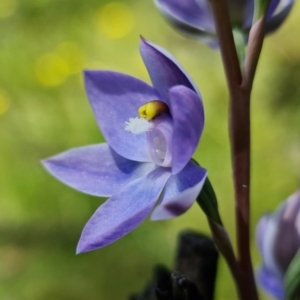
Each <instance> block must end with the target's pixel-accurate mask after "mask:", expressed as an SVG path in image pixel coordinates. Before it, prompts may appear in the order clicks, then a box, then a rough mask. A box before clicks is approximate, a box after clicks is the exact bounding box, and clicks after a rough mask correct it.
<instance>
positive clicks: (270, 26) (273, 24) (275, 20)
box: [265, 0, 294, 33]
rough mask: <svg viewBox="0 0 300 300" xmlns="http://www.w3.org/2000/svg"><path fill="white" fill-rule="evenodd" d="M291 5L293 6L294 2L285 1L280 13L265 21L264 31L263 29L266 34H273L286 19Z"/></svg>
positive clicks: (290, 0)
mask: <svg viewBox="0 0 300 300" xmlns="http://www.w3.org/2000/svg"><path fill="white" fill-rule="evenodd" d="M293 5H294V0H287V1H285V3H284V5H283V7H282V8H281V10H280V12H278V13H277V14H275V15H273V16H271V17H270V18H269V19H267V22H266V29H265V30H266V32H267V33H271V32H273V31H274V30H276V29H277V28H278V27H279V26H280V25H281V24H282V23H283V21H284V20H285V19H286V17H287V16H288V15H289V13H290V12H291V9H292V7H293Z"/></svg>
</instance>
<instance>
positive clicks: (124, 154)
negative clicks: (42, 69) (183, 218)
mask: <svg viewBox="0 0 300 300" xmlns="http://www.w3.org/2000/svg"><path fill="white" fill-rule="evenodd" d="M140 51H141V55H142V58H143V60H144V63H145V65H146V67H147V69H148V72H149V75H150V78H151V81H152V84H153V87H151V86H149V85H148V84H147V83H145V82H142V81H140V80H139V79H136V78H134V77H131V76H129V75H125V74H121V73H117V72H112V71H86V72H85V86H86V91H87V94H88V98H89V101H90V104H91V106H92V109H93V112H94V114H95V117H96V121H97V123H98V125H99V127H100V129H101V131H102V133H103V135H104V137H105V139H106V141H107V144H106V143H104V144H98V145H90V146H85V147H80V148H75V149H71V150H69V151H66V152H63V153H61V154H58V155H56V156H54V157H51V158H49V159H47V160H45V161H43V164H44V166H45V167H46V169H47V170H48V171H49V172H50V173H51V174H52V175H54V176H55V177H56V178H58V179H59V180H61V181H62V182H63V183H65V184H67V185H69V186H71V187H73V188H75V189H77V190H79V191H81V192H84V193H87V194H90V195H95V196H103V197H110V198H109V199H108V200H107V201H106V202H105V203H104V204H102V205H101V206H100V207H99V208H98V209H97V210H96V212H95V213H94V215H93V216H92V217H91V218H90V220H89V221H88V222H87V224H86V226H85V228H84V230H83V232H82V235H81V238H80V241H79V243H78V247H77V253H81V252H86V251H91V250H94V249H97V248H100V247H104V246H106V245H108V244H110V243H112V242H114V241H116V240H117V239H119V238H121V237H122V236H124V235H125V234H127V233H128V232H130V231H131V230H133V229H134V228H135V227H136V226H138V225H139V224H140V223H141V222H142V221H143V220H144V219H145V218H146V217H147V215H148V214H150V212H151V211H152V210H153V208H154V206H155V204H156V203H157V202H158V204H157V206H156V207H155V208H154V210H153V211H152V215H151V218H152V219H153V220H160V219H168V218H172V217H176V216H179V215H181V214H182V213H184V212H185V211H186V210H187V209H188V208H189V207H190V206H191V205H192V204H193V202H194V201H195V198H196V197H197V196H198V194H199V193H200V190H201V188H202V185H203V183H204V181H205V179H206V173H207V172H206V170H205V169H203V168H201V167H199V166H198V165H196V164H195V163H194V162H193V161H192V160H191V157H192V155H193V153H194V151H195V150H196V147H197V145H198V142H199V139H200V136H201V133H202V130H203V126H204V111H203V104H202V99H201V95H200V93H199V91H198V89H197V88H196V86H195V84H194V83H193V81H192V80H191V78H190V77H189V76H188V75H187V74H186V72H185V71H184V70H183V69H182V67H181V66H180V65H179V64H178V63H177V61H176V60H175V59H174V58H173V57H172V56H171V55H170V54H169V53H167V52H166V51H165V50H163V49H162V48H160V47H158V46H156V45H154V44H152V43H149V42H147V41H145V40H143V39H142V40H141V45H140ZM141 116H142V117H141ZM143 116H144V117H145V116H146V118H144V117H143Z"/></svg>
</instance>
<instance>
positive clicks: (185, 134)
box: [170, 86, 204, 174]
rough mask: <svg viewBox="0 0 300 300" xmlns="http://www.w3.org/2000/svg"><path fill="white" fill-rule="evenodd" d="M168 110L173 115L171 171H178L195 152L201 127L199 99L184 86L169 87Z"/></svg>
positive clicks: (201, 116) (200, 102)
mask: <svg viewBox="0 0 300 300" xmlns="http://www.w3.org/2000/svg"><path fill="white" fill-rule="evenodd" d="M170 102H171V103H170V111H171V115H172V117H173V141H172V173H173V174H176V173H178V172H180V171H181V170H182V169H183V168H184V167H185V165H186V164H187V163H188V161H189V160H190V159H191V157H192V155H193V153H194V152H195V150H196V148H197V145H198V142H199V139H200V136H201V133H202V130H203V127H204V110H203V105H202V101H201V99H199V97H198V95H197V94H196V93H194V92H193V91H192V90H190V89H188V88H186V87H185V86H175V87H173V88H171V89H170Z"/></svg>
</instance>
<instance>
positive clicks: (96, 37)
mask: <svg viewBox="0 0 300 300" xmlns="http://www.w3.org/2000/svg"><path fill="white" fill-rule="evenodd" d="M299 19H300V7H299V5H298V3H296V5H295V8H294V11H293V12H292V14H291V16H290V17H289V18H288V20H287V21H286V23H285V24H284V25H283V26H282V28H281V29H280V30H279V31H278V32H277V33H276V34H274V35H272V36H271V37H268V38H267V40H266V43H265V48H264V51H263V54H262V57H261V60H260V65H259V68H258V76H257V78H256V80H255V87H254V91H253V104H252V113H253V121H252V128H253V138H252V143H253V154H252V159H253V161H252V170H253V173H252V174H253V175H252V182H253V184H252V201H253V204H252V212H253V213H252V221H253V224H252V230H253V244H252V245H253V249H252V250H253V255H254V261H255V264H256V265H257V264H258V262H259V257H258V253H257V250H256V247H255V243H254V229H255V222H256V221H257V220H258V218H259V217H260V215H261V214H263V213H264V212H265V211H266V210H272V209H274V207H275V206H277V205H278V204H279V203H280V202H281V201H282V200H283V199H285V198H286V197H287V196H288V195H289V194H291V193H293V192H294V190H295V189H296V188H297V187H298V186H299V177H298V174H299V172H300V152H299V150H300V134H299V133H300V128H299V121H300V85H299V81H300V77H299V75H300V43H299V41H298V38H297V32H298V31H299V26H300V23H299V21H298V20H299ZM139 34H142V35H143V36H145V37H146V38H147V39H149V40H151V41H152V42H154V43H157V44H160V45H161V46H163V47H164V48H166V49H167V50H168V51H170V52H171V53H173V54H174V55H175V56H176V57H177V59H178V60H179V61H180V62H181V64H182V65H183V66H184V67H185V68H186V69H187V71H188V72H189V73H190V74H191V75H192V77H193V78H194V79H195V81H196V82H197V84H198V85H199V87H200V89H201V92H202V95H203V99H204V103H205V108H206V128H205V132H204V135H203V138H202V140H201V143H200V146H199V149H198V151H197V153H196V154H195V158H196V160H198V161H199V162H200V163H201V164H202V165H203V166H205V167H206V168H207V169H208V170H209V176H210V179H211V181H212V183H213V184H214V188H215V190H216V192H217V194H218V198H219V201H220V203H219V206H220V212H221V214H222V216H223V219H224V223H225V225H226V226H227V227H228V230H229V232H230V235H231V236H232V238H234V217H233V200H232V198H233V195H232V179H231V169H230V151H229V144H228V130H227V111H228V108H227V105H228V97H227V93H226V86H225V81H224V76H223V70H222V66H221V61H220V57H219V53H218V52H217V51H213V50H211V49H209V48H208V47H206V46H203V45H199V44H197V43H195V42H194V41H189V40H186V39H185V38H183V37H181V36H179V35H178V34H177V33H175V32H174V31H173V30H172V29H171V28H169V26H168V25H167V24H166V23H165V22H164V20H163V19H162V18H161V16H160V15H159V13H158V12H157V11H156V9H155V8H154V5H153V3H152V1H151V0H149V1H137V0H127V1H123V2H122V1H119V2H114V3H110V2H108V1H102V0H98V1H96V0H89V1H83V0H1V2H0V66H1V72H0V205H1V206H0V298H1V299H2V300H13V299H18V300H27V299H28V300H29V299H30V300H48V299H49V300H50V299H57V300H58V299H62V300H68V299H72V300H76V299H89V300H93V299H106V300H115V299H126V298H127V295H128V294H130V293H131V292H134V291H137V290H139V289H141V288H142V286H143V285H144V282H145V281H146V280H147V278H148V277H149V276H150V273H151V268H152V265H153V264H155V263H165V264H166V265H168V266H171V265H172V257H173V255H174V244H175V241H176V234H177V232H178V231H179V230H181V229H185V228H193V229H197V230H201V231H204V232H208V227H207V225H206V221H205V218H204V216H203V214H202V212H201V211H200V210H199V208H198V207H197V206H196V205H195V206H193V208H192V209H191V210H190V211H189V212H187V213H186V214H185V215H184V216H182V217H180V218H177V219H174V220H170V221H164V222H150V221H148V220H147V221H145V222H144V223H143V224H142V225H141V226H140V227H139V228H137V229H136V230H135V231H134V232H132V233H130V234H129V235H127V236H126V237H124V238H122V239H121V240H119V241H118V242H116V243H115V244H113V245H110V246H108V247H106V248H104V249H101V250H98V251H95V252H92V253H87V254H83V255H79V256H75V247H76V244H77V240H78V238H79V236H80V233H81V230H82V228H83V226H84V224H85V222H86V221H87V220H88V218H89V217H90V216H91V214H92V213H93V212H94V210H95V209H96V208H97V207H98V206H99V205H100V204H101V203H102V202H103V200H104V199H99V198H95V197H90V196H87V195H84V194H81V193H78V192H76V191H74V190H72V189H70V188H68V187H66V186H64V185H62V184H61V183H59V182H58V181H56V180H55V179H54V178H52V177H51V176H50V175H49V174H48V173H46V172H45V171H44V170H43V168H42V166H41V164H40V160H41V159H42V158H45V157H48V156H51V155H54V154H56V153H58V152H61V151H64V150H66V149H68V148H71V147H77V146H81V145H86V144H92V143H99V142H102V141H103V137H102V136H101V133H100V132H99V130H98V128H97V125H96V123H95V120H94V118H93V114H92V111H91V108H90V107H89V105H88V101H87V98H86V95H85V92H84V89H83V82H82V72H81V70H82V69H113V70H116V71H121V72H124V73H129V74H131V75H133V76H136V77H139V78H142V79H143V80H146V81H148V82H149V78H148V76H147V72H146V70H145V68H144V66H143V63H142V60H141V58H140V56H139V50H138V46H139ZM228 274H229V272H228V270H227V268H226V266H225V264H224V262H223V261H222V262H221V265H220V272H219V275H218V291H217V299H222V300H225V299H228V300H231V299H234V298H235V292H234V288H233V284H232V281H231V279H229V276H228Z"/></svg>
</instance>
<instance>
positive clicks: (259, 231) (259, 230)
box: [256, 214, 270, 253]
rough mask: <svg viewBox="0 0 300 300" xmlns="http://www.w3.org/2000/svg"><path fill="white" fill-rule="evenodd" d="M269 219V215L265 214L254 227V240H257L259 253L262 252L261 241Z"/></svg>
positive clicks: (262, 241)
mask: <svg viewBox="0 0 300 300" xmlns="http://www.w3.org/2000/svg"><path fill="white" fill-rule="evenodd" d="M269 220H270V215H269V214H265V215H264V216H262V217H261V218H260V220H259V222H258V224H257V227H256V241H257V245H258V249H259V251H260V252H261V253H263V243H264V239H265V235H266V231H267V226H268V222H269Z"/></svg>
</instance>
